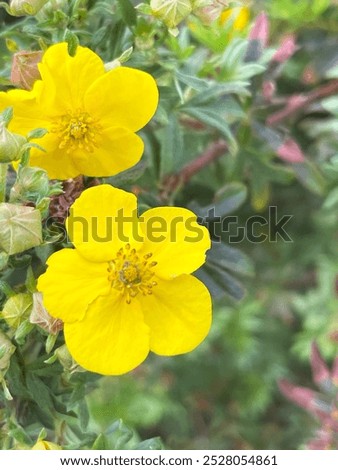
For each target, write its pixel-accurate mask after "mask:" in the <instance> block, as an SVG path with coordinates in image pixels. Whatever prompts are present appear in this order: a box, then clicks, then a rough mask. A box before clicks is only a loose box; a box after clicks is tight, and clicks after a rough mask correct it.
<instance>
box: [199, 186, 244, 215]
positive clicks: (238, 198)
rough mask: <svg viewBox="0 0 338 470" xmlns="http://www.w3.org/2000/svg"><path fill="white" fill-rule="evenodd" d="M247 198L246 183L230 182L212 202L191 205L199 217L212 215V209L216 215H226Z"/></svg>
mask: <svg viewBox="0 0 338 470" xmlns="http://www.w3.org/2000/svg"><path fill="white" fill-rule="evenodd" d="M246 198H247V188H246V186H244V184H242V183H230V184H227V185H226V186H224V187H223V188H222V189H221V190H220V191H218V193H217V194H216V197H215V200H214V202H213V203H212V204H209V205H208V206H204V207H199V206H197V204H194V203H192V204H191V205H190V207H191V209H192V210H194V211H195V212H196V213H197V215H198V216H199V217H203V218H206V217H208V216H210V213H211V211H214V213H215V216H216V217H224V216H225V215H228V214H230V213H231V212H234V211H235V210H236V209H238V208H239V207H240V206H241V205H242V204H243V203H244V201H245V199H246Z"/></svg>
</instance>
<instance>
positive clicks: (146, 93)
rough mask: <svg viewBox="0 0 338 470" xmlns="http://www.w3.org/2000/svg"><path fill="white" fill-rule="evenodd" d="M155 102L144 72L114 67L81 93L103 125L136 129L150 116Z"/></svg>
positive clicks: (150, 80) (153, 85)
mask: <svg viewBox="0 0 338 470" xmlns="http://www.w3.org/2000/svg"><path fill="white" fill-rule="evenodd" d="M157 103H158V90H157V86H156V82H155V80H154V79H153V78H152V76H151V75H149V74H148V73H146V72H142V71H141V70H136V69H131V68H128V67H117V68H116V69H113V70H111V71H110V72H107V73H106V74H105V75H103V76H102V77H100V78H99V79H98V80H96V81H95V82H94V83H93V84H92V86H91V87H90V88H89V89H88V91H87V93H86V96H85V106H86V110H87V111H88V112H89V114H90V115H91V116H94V117H96V118H97V119H101V122H102V124H103V125H104V126H105V127H111V126H116V127H125V128H127V129H130V130H132V131H137V130H139V129H141V128H142V127H144V126H145V125H146V124H147V122H148V121H150V119H151V118H152V117H153V115H154V113H155V111H156V107H157Z"/></svg>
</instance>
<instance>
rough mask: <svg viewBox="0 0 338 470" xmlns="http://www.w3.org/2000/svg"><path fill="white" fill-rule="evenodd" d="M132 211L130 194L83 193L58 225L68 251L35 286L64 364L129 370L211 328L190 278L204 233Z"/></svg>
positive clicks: (181, 215)
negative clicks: (53, 320) (59, 329)
mask: <svg viewBox="0 0 338 470" xmlns="http://www.w3.org/2000/svg"><path fill="white" fill-rule="evenodd" d="M98 202H99V203H98ZM136 211H137V200H136V197H135V196H134V195H133V194H131V193H127V192H125V191H122V190H120V189H116V188H113V187H112V186H109V185H101V186H96V187H93V188H90V189H87V190H86V191H84V192H83V193H82V195H81V196H80V197H79V198H78V199H77V200H76V201H75V203H74V204H73V206H72V208H71V214H70V216H69V218H68V220H67V231H68V235H69V236H70V238H71V240H72V242H73V244H74V245H75V249H67V248H66V249H63V250H61V251H58V252H56V253H54V254H53V255H52V256H51V257H50V258H49V260H48V265H49V267H48V269H47V271H46V273H45V274H43V275H42V276H41V277H40V278H39V281H38V289H39V290H40V291H41V292H42V293H43V300H44V304H45V307H46V308H47V310H48V311H49V313H50V314H51V315H52V316H55V317H57V318H60V319H61V320H63V321H64V334H65V341H66V344H67V346H68V349H69V351H70V353H71V354H72V356H73V357H74V359H75V360H76V361H77V362H78V363H79V364H80V365H81V366H82V367H84V368H85V369H87V370H90V371H93V372H98V373H101V374H106V375H119V374H123V373H126V372H128V371H130V370H132V369H134V368H135V367H137V366H138V365H139V364H140V363H141V362H143V361H144V360H145V358H146V357H147V355H148V353H149V350H150V351H153V352H154V353H156V354H159V355H163V356H171V355H176V354H183V353H186V352H189V351H191V350H192V349H194V348H195V347H196V346H198V345H199V344H200V343H201V341H203V339H204V338H205V337H206V335H207V333H208V331H209V328H210V323H211V299H210V294H209V292H208V290H207V289H206V287H205V286H204V284H202V283H201V282H200V281H199V280H198V279H197V278H195V277H194V276H192V275H190V273H192V272H194V271H195V270H196V269H197V268H199V267H200V266H201V265H202V264H203V262H204V260H205V252H206V250H208V249H209V247H210V237H209V233H208V231H207V230H206V228H205V227H201V226H200V225H199V224H198V223H197V221H196V216H195V214H193V213H192V212H191V211H189V210H187V209H183V208H175V207H157V208H154V209H150V210H148V211H146V212H145V213H144V214H143V215H142V216H141V217H139V218H138V217H137V213H136ZM121 217H123V218H124V220H123V221H122V218H121Z"/></svg>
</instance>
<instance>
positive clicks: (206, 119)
mask: <svg viewBox="0 0 338 470" xmlns="http://www.w3.org/2000/svg"><path fill="white" fill-rule="evenodd" d="M184 111H185V112H186V113H187V114H189V115H190V116H192V117H194V118H195V119H197V120H198V121H200V122H203V123H204V124H206V125H207V126H210V127H213V128H214V129H217V130H219V131H220V132H221V134H223V136H224V137H225V138H226V140H227V143H228V145H229V151H230V152H231V153H232V154H235V153H236V152H237V150H238V145H237V142H236V140H235V138H234V136H233V134H232V132H231V129H230V127H229V125H228V123H227V122H226V120H225V119H224V118H223V117H222V116H220V115H219V113H216V112H215V111H213V110H210V109H209V108H190V107H188V108H184Z"/></svg>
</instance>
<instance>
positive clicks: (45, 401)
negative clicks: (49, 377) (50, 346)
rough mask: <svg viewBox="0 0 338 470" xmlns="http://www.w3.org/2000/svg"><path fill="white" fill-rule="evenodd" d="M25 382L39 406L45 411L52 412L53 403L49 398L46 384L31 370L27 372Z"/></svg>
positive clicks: (49, 391) (49, 393) (49, 392)
mask: <svg viewBox="0 0 338 470" xmlns="http://www.w3.org/2000/svg"><path fill="white" fill-rule="evenodd" d="M26 383H27V389H28V391H29V393H30V394H31V397H32V399H33V400H34V401H35V402H36V403H37V404H38V405H39V408H41V410H43V411H44V412H47V413H48V412H53V411H54V403H53V400H52V398H51V390H50V389H49V388H48V387H47V385H46V384H45V383H44V382H43V381H42V380H41V379H40V378H39V377H38V376H37V375H36V374H33V373H32V372H28V373H27V377H26Z"/></svg>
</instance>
